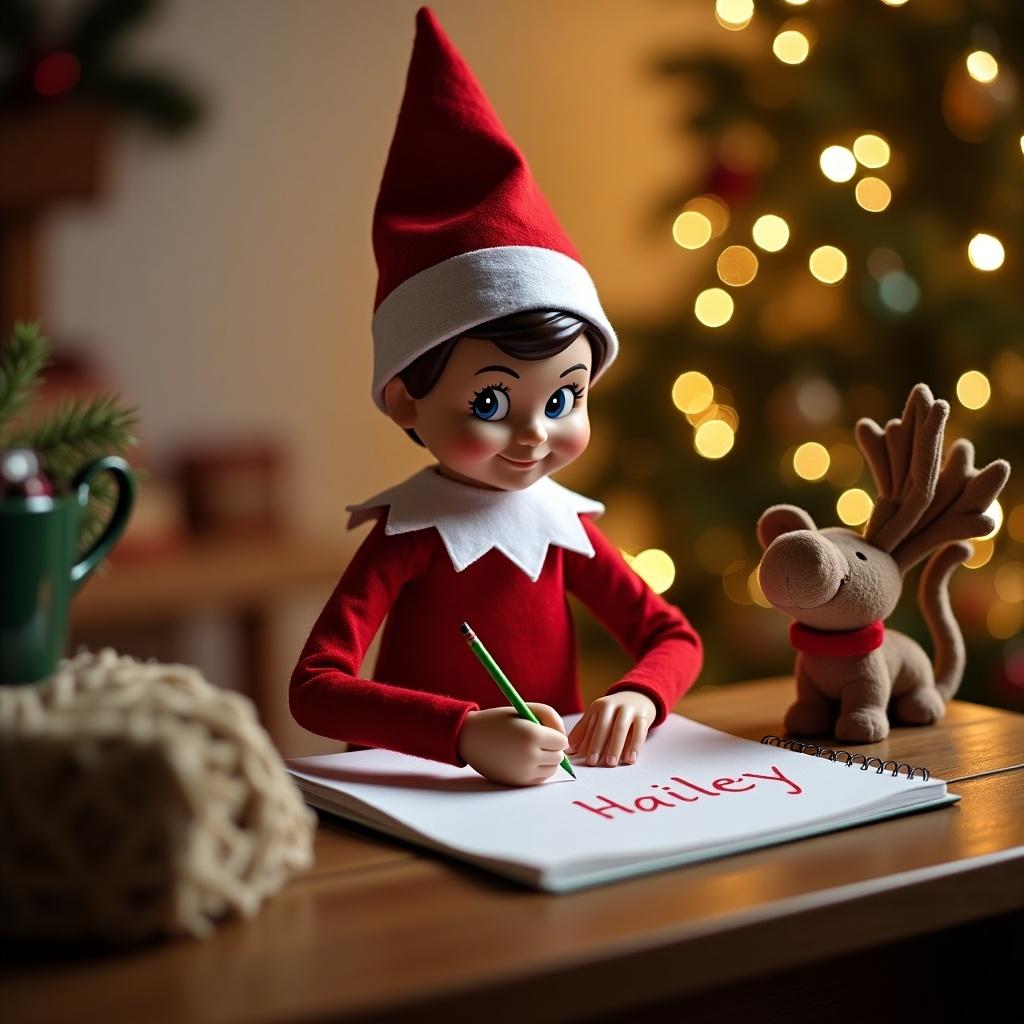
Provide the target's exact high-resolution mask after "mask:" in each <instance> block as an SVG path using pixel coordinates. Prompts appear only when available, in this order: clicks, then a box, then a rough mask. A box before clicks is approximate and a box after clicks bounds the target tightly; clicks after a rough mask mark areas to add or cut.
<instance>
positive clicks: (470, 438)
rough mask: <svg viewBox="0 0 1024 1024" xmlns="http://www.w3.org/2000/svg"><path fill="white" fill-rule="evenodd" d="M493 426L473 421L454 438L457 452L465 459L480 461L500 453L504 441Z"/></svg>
mask: <svg viewBox="0 0 1024 1024" xmlns="http://www.w3.org/2000/svg"><path fill="white" fill-rule="evenodd" d="M498 435H499V431H498V430H496V429H495V426H494V425H493V424H486V423H482V422H478V421H471V422H470V424H468V425H467V426H466V427H465V428H463V429H462V430H460V431H458V433H457V434H456V436H455V437H454V438H453V442H454V444H453V447H454V449H455V452H456V453H457V454H458V455H459V456H460V457H461V458H464V459H474V458H477V459H480V458H486V457H488V456H489V455H493V454H494V452H495V451H500V450H501V449H502V446H503V443H504V442H503V440H502V439H501V438H500V437H499V436H498Z"/></svg>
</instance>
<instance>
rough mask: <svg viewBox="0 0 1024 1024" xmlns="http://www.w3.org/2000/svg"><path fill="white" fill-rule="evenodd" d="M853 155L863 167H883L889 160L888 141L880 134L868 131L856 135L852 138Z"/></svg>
mask: <svg viewBox="0 0 1024 1024" xmlns="http://www.w3.org/2000/svg"><path fill="white" fill-rule="evenodd" d="M853 155H854V156H855V157H856V158H857V160H858V161H859V162H860V163H861V164H863V165H864V166H865V167H870V168H872V169H875V168H878V167H884V166H885V165H886V164H887V163H888V162H889V157H890V156H891V155H892V151H891V149H890V148H889V143H888V142H886V140H885V139H883V138H882V136H881V135H875V134H874V133H873V132H868V133H866V134H864V135H858V136H857V138H856V139H855V140H854V143H853Z"/></svg>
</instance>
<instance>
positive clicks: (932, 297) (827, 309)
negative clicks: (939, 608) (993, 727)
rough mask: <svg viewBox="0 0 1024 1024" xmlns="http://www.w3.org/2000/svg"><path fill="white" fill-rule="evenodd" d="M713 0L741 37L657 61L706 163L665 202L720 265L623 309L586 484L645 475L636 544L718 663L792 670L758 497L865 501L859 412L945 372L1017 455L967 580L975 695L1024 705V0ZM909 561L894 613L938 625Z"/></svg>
mask: <svg viewBox="0 0 1024 1024" xmlns="http://www.w3.org/2000/svg"><path fill="white" fill-rule="evenodd" d="M706 6H707V9H708V17H715V18H716V19H717V21H718V23H719V26H721V42H722V45H721V48H720V49H716V50H715V51H714V52H701V53H699V54H695V53H693V52H689V53H681V54H664V55H662V56H661V57H660V59H659V61H658V65H657V68H658V72H659V74H660V76H661V82H662V83H668V84H669V86H670V87H671V88H673V89H677V90H678V95H679V98H680V107H681V109H682V110H685V111H686V112H687V113H686V117H685V120H686V122H687V131H688V132H690V133H696V134H697V135H698V137H699V138H700V139H701V140H702V141H703V143H704V152H705V153H706V154H707V165H706V168H704V170H703V175H702V178H703V183H702V185H701V186H700V187H698V188H696V189H693V188H689V189H687V190H686V191H681V192H680V193H679V194H676V195H672V196H666V197H663V199H664V201H663V202H661V203H660V204H659V206H658V209H657V218H658V229H659V230H663V231H666V232H668V231H671V232H672V233H673V236H674V238H675V240H676V242H677V243H678V244H679V246H680V247H681V248H682V250H684V251H683V252H681V253H680V257H681V259H680V266H681V269H683V268H685V270H686V273H687V275H688V276H687V279H688V280H695V279H696V280H698V281H699V284H698V286H697V287H696V289H694V288H693V287H691V286H689V285H687V286H686V287H683V286H681V287H680V291H679V304H678V306H677V308H676V309H675V310H674V311H673V313H672V315H671V316H669V317H666V319H665V321H664V322H663V323H662V324H660V325H659V326H658V327H657V329H654V330H650V329H648V330H643V331H639V330H634V331H631V330H630V329H629V325H628V324H625V325H621V327H622V328H623V329H622V333H623V334H624V335H626V337H627V340H628V347H629V348H631V349H632V350H633V352H634V356H635V358H632V359H630V360H629V363H628V365H625V366H623V367H622V368H621V369H620V370H619V372H617V373H616V374H614V380H613V381H612V382H610V383H611V384H612V387H610V388H607V389H605V392H604V394H603V395H602V400H601V402H600V403H598V404H597V406H595V417H596V419H597V422H596V432H597V434H598V436H600V434H601V432H602V430H604V431H605V432H606V435H607V436H612V437H614V438H615V443H614V445H613V446H611V447H612V453H611V455H610V456H609V457H608V458H606V459H604V460H602V462H601V473H602V478H601V479H598V480H594V481H592V482H591V484H590V486H592V487H594V488H595V489H596V491H597V493H607V492H614V491H616V490H617V489H620V488H621V482H622V480H623V479H626V480H628V481H630V486H631V490H632V495H633V497H632V501H633V504H634V507H635V509H636V510H637V512H638V514H639V515H640V516H641V518H646V519H648V520H649V522H650V523H651V524H652V526H651V528H650V530H649V531H648V535H647V537H646V538H645V540H646V541H647V542H648V545H649V546H648V549H647V550H644V551H631V552H630V554H631V555H633V556H636V559H635V566H636V568H637V569H638V571H640V572H641V573H642V574H643V575H645V576H647V577H648V579H649V580H650V581H651V582H652V585H654V586H655V587H656V589H659V590H663V591H664V592H665V593H666V596H667V597H668V598H669V599H671V600H673V601H675V602H677V603H678V604H679V605H680V606H681V607H683V608H684V609H685V610H686V612H687V614H688V615H689V616H690V617H691V618H692V619H693V621H694V623H695V624H696V625H697V626H698V628H699V629H700V630H701V632H702V634H703V635H704V637H705V638H706V641H707V663H706V669H705V673H704V679H705V680H706V681H707V682H710V683H720V682H727V681H729V680H732V679H740V678H750V677H753V676H763V675H768V674H774V673H783V672H788V671H789V670H790V669H791V666H792V659H793V651H792V650H791V649H790V648H789V646H788V643H787V642H786V621H785V619H784V618H783V617H782V616H781V615H779V613H778V612H776V611H774V610H772V609H769V608H767V607H766V604H767V602H765V600H764V597H763V595H762V594H761V593H760V591H759V588H758V586H757V577H756V567H757V563H758V560H759V557H760V550H759V548H758V545H757V540H756V537H755V532H754V527H755V523H756V521H757V519H758V516H759V515H760V514H761V512H762V511H763V510H764V509H765V508H766V507H767V506H769V505H772V504H776V503H781V502H787V503H792V504H796V505H800V506H802V507H804V508H806V509H807V510H808V511H809V512H810V513H811V514H812V515H813V516H814V518H815V521H816V522H817V523H818V524H819V526H825V525H839V524H840V523H845V524H847V525H849V526H851V527H854V528H856V527H858V526H860V525H861V524H863V523H864V522H865V521H866V520H867V518H868V515H869V512H870V509H871V497H872V495H873V493H874V489H873V486H872V483H871V477H870V473H869V471H868V469H867V467H866V466H865V465H864V462H863V460H862V458H861V456H860V453H859V452H858V451H857V449H856V447H855V446H854V442H853V425H854V423H855V421H856V420H857V419H858V418H859V417H861V416H871V417H873V418H875V419H876V420H878V421H879V422H881V423H884V422H885V421H886V420H887V419H889V418H890V417H893V416H897V415H899V413H900V411H901V409H902V407H903V402H904V401H905V399H906V396H907V394H908V392H909V390H910V388H911V387H912V385H913V384H914V383H916V382H917V381H925V382H926V383H928V384H929V385H930V386H931V388H932V390H933V391H934V392H935V394H936V395H937V396H938V397H943V398H946V399H947V400H949V401H950V404H951V406H952V413H951V417H950V424H949V428H948V429H947V442H946V443H947V447H948V445H949V443H950V442H951V441H952V440H953V439H954V438H956V437H967V438H969V439H970V440H972V441H973V442H974V444H975V446H976V449H977V452H978V461H979V464H984V463H986V462H988V461H990V460H991V459H993V458H996V457H1005V458H1009V459H1010V460H1011V462H1012V461H1014V460H1015V458H1016V461H1017V462H1018V477H1017V479H1014V478H1011V480H1010V483H1009V485H1008V487H1007V490H1006V491H1005V492H1004V494H1003V497H1002V498H1001V500H1000V503H999V508H998V509H993V512H995V514H996V517H997V519H998V520H999V523H1000V525H999V527H998V528H997V530H996V532H995V534H994V535H993V536H992V537H989V538H985V539H979V540H976V541H975V542H974V544H975V555H974V556H973V558H972V559H971V560H970V561H969V562H968V563H967V564H968V568H963V569H960V570H958V572H957V573H956V575H955V576H954V579H953V583H952V599H953V605H954V609H955V611H956V613H957V616H958V618H959V620H960V622H961V625H962V627H963V630H964V634H965V639H966V643H967V648H968V671H967V676H966V678H965V681H964V684H963V686H962V688H961V691H960V696H962V697H965V698H967V699H970V700H977V701H981V702H983V703H993V704H1000V705H1003V706H1009V707H1021V706H1024V639H1022V637H1021V626H1022V622H1024V562H1022V559H1024V486H1022V481H1021V479H1020V474H1021V468H1020V458H1019V456H1020V455H1021V454H1022V451H1021V448H1022V446H1021V444H1020V439H1021V425H1022V419H1024V307H1022V303H1021V297H1020V285H1019V282H1020V279H1021V272H1022V260H1021V254H1020V251H1019V246H1020V240H1021V239H1022V238H1024V233H1022V228H1024V192H1022V189H1021V179H1022V174H1024V135H1022V134H1021V133H1022V131H1024V101H1022V98H1021V97H1020V96H1019V92H1020V80H1019V78H1018V74H1017V68H1018V67H1024V64H1022V60H1024V8H1021V7H1020V6H1019V5H1014V4H1012V3H1010V2H1009V0H1007V2H996V0H989V2H985V0H978V2H973V3H971V2H966V0H944V2H941V3H940V2H937V0H936V2H934V3H930V2H927V0H911V2H909V3H907V2H906V0H900V2H897V0H871V2H868V0H865V2H862V3H856V4H852V3H839V2H833V3H828V2H825V0H812V2H808V0H789V2H781V0H779V2H775V3H768V2H764V0H760V2H758V3H757V4H756V9H755V4H754V3H753V2H751V0H718V3H717V4H716V5H714V7H713V8H712V5H711V3H708V4H707V5H706ZM695 97H696V99H695ZM696 268H699V270H698V271H697V273H696V274H695V273H694V271H695V269H696ZM610 504H611V503H610ZM645 512H646V513H649V515H648V516H646V517H645V516H644V513H645ZM913 584H914V581H913V580H911V581H908V583H907V586H906V588H905V597H904V601H903V603H902V605H901V608H900V609H899V610H898V612H897V613H896V615H895V616H894V617H893V618H892V619H891V620H890V622H891V624H892V625H894V626H896V627H898V628H900V629H903V630H905V631H907V632H909V633H911V634H912V635H914V636H915V637H916V638H917V639H918V640H919V641H921V642H923V644H924V646H925V648H926V650H930V649H931V645H930V641H929V640H928V637H927V633H926V631H925V629H924V625H923V623H922V621H921V618H920V613H919V612H918V610H917V608H916V605H915V602H914V599H913V595H914V592H915V588H914V585H913ZM600 642H601V641H600V635H599V633H598V632H597V631H593V632H592V633H588V636H587V646H588V648H589V647H591V645H593V647H595V648H596V647H597V646H598V645H599V644H600Z"/></svg>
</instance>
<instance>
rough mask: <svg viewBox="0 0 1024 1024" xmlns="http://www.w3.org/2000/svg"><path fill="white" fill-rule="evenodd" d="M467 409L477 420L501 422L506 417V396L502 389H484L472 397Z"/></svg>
mask: <svg viewBox="0 0 1024 1024" xmlns="http://www.w3.org/2000/svg"><path fill="white" fill-rule="evenodd" d="M469 408H470V411H471V412H472V413H473V415H474V416H475V417H476V418H477V419H478V420H490V421H492V422H493V421H495V420H503V419H504V418H505V417H506V416H507V415H508V394H507V393H506V392H505V391H504V390H503V389H502V388H484V389H483V390H482V391H478V392H477V393H476V394H475V395H474V396H473V401H472V402H470V403H469Z"/></svg>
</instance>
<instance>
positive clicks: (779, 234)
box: [750, 213, 789, 252]
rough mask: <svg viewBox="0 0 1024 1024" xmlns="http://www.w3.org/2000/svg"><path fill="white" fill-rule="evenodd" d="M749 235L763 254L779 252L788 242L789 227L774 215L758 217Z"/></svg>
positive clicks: (767, 214)
mask: <svg viewBox="0 0 1024 1024" xmlns="http://www.w3.org/2000/svg"><path fill="white" fill-rule="evenodd" d="M750 233H751V235H752V236H753V239H754V243H755V244H756V245H757V246H758V247H759V248H761V249H764V251H765V252H779V251H780V250H781V249H784V248H785V247H786V243H787V242H788V241H789V225H788V224H787V223H786V222H785V221H784V220H783V219H782V218H781V217H779V216H778V215H777V214H774V213H765V214H762V216H760V217H758V218H757V220H755V221H754V226H753V228H752V229H751V232H750Z"/></svg>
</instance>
